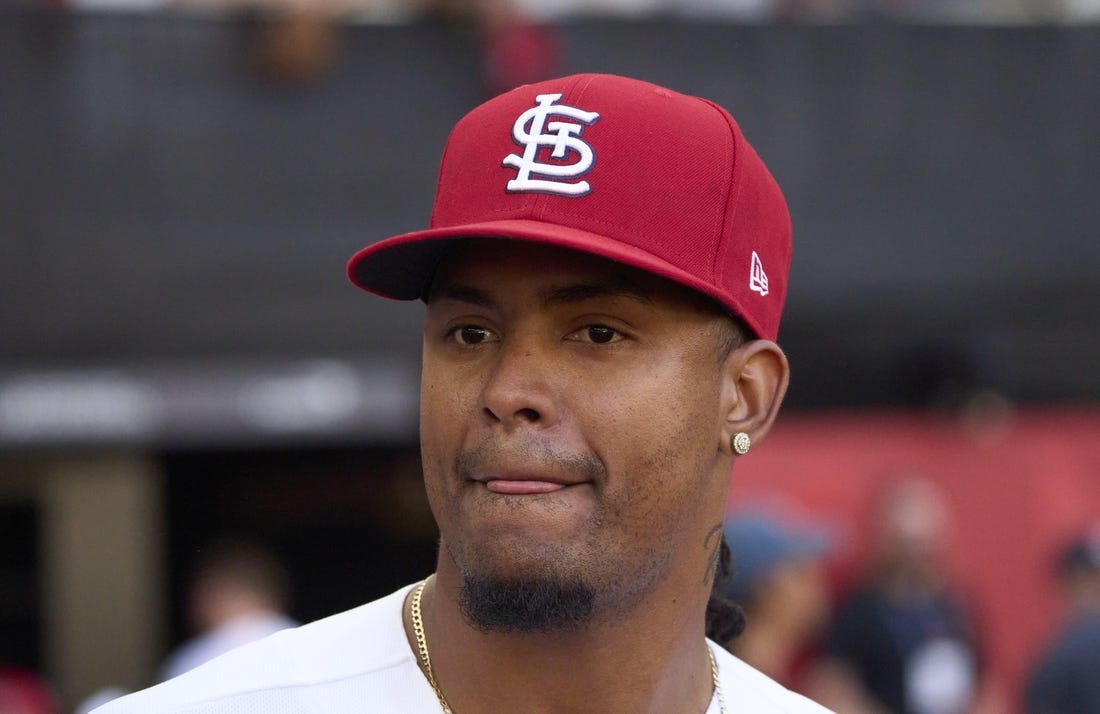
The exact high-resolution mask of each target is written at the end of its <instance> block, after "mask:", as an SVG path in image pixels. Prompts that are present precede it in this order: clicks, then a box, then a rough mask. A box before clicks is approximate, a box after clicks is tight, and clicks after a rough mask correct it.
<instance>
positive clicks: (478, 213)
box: [348, 74, 791, 340]
mask: <svg viewBox="0 0 1100 714" xmlns="http://www.w3.org/2000/svg"><path fill="white" fill-rule="evenodd" d="M471 237H488V238H507V239H513V240H527V241H534V242H537V243H546V244H550V245H556V246H561V247H564V248H571V249H574V250H579V251H583V252H586V253H591V254H593V255H598V256H601V257H604V258H610V259H612V260H616V261H619V262H621V263H624V264H626V265H630V266H633V267H636V268H640V269H642V270H645V271H648V272H651V273H654V274H656V275H660V276H663V277H665V278H668V279H671V280H674V281H676V282H678V283H682V284H683V285H686V286H688V287H690V288H693V289H695V290H698V291H700V292H702V293H705V294H706V295H709V296H710V297H712V298H714V299H715V300H717V301H718V302H720V303H722V304H723V305H725V306H726V307H727V308H729V310H730V311H731V312H733V313H734V314H736V315H738V316H739V317H740V318H741V319H742V320H744V321H745V323H746V324H748V326H749V327H750V328H752V330H753V331H754V332H755V333H756V335H757V336H759V337H762V338H766V339H771V340H774V339H775V338H776V335H777V333H778V330H779V318H780V315H781V313H782V311H783V301H784V299H785V297H786V294H787V271H788V268H789V266H790V259H791V222H790V215H789V214H788V212H787V205H786V202H785V201H784V200H783V194H782V193H781V192H780V190H779V186H778V185H777V184H776V182H775V180H774V179H773V178H772V176H771V174H770V173H768V170H767V168H766V167H765V166H764V163H763V162H762V161H761V160H760V157H759V156H757V154H756V152H755V151H753V148H752V147H751V146H749V143H748V141H746V140H745V137H744V136H743V135H742V133H741V130H740V128H739V127H738V126H737V123H736V122H735V121H734V120H733V117H731V116H730V115H729V113H728V112H727V111H726V110H725V109H723V108H721V107H720V106H718V105H717V104H715V103H713V102H711V101H709V100H706V99H700V98H698V97H691V96H687V95H684V94H679V93H677V92H673V91H671V90H668V89H665V88H664V87H659V86H657V85H654V84H649V83H648V82H641V81H638V80H635V79H628V78H625V77H617V76H613V75H605V74H580V75H573V76H570V77H564V78H562V79H554V80H549V81H546V82H540V83H537V84H530V85H526V86H523V87H519V88H517V89H514V90H512V91H510V92H507V93H505V94H502V95H500V96H498V97H495V98H493V99H491V100H489V101H487V102H485V103H484V104H482V105H481V106H479V107H477V108H476V109H474V110H473V111H471V112H470V113H469V114H467V115H466V116H465V117H463V118H462V119H461V120H460V121H459V122H458V124H457V125H456V126H455V128H454V130H453V131H452V132H451V135H450V138H449V139H448V140H447V146H446V149H445V150H444V153H443V161H442V164H441V166H440V170H439V183H438V186H437V190H436V198H435V208H434V210H433V211H432V218H431V227H430V228H428V229H427V230H421V231H415V232H412V233H405V234H403V235H399V236H394V237H392V238H388V239H386V240H383V241H380V242H378V243H375V244H373V245H370V246H368V247H366V248H364V249H362V250H360V251H359V252H358V253H356V254H355V255H354V256H352V258H351V261H350V262H349V263H348V275H349V276H350V277H351V280H352V282H354V283H355V284H356V285H358V286H359V287H361V288H363V289H364V290H368V291H370V292H372V293H375V294H378V295H382V296H384V297H388V298H393V299H397V300H415V299H418V298H423V297H425V295H426V293H427V290H428V288H429V287H430V284H431V280H432V276H433V275H434V273H435V269H436V266H437V265H438V264H439V261H440V260H441V259H442V258H443V257H444V255H445V254H446V252H447V251H448V250H449V249H450V248H451V246H453V245H454V243H455V241H456V240H458V239H462V238H471Z"/></svg>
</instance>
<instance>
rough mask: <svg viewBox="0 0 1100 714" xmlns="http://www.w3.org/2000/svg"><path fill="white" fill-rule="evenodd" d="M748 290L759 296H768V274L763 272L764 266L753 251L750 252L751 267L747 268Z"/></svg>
mask: <svg viewBox="0 0 1100 714" xmlns="http://www.w3.org/2000/svg"><path fill="white" fill-rule="evenodd" d="M749 290H752V291H753V292H756V293H760V294H761V295H767V294H768V274H767V273H765V272H764V264H763V263H761V262H760V256H759V255H757V254H756V251H755V250H754V251H753V252H752V267H751V268H749Z"/></svg>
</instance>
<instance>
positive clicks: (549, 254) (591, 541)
mask: <svg viewBox="0 0 1100 714" xmlns="http://www.w3.org/2000/svg"><path fill="white" fill-rule="evenodd" d="M725 319H726V318H723V317H721V316H720V315H718V314H717V312H716V311H715V310H714V309H713V308H711V307H709V306H707V305H705V304H704V303H703V301H701V300H700V299H699V298H698V297H696V296H695V295H694V293H692V292H691V291H689V290H687V289H686V288H682V287H680V286H677V285H675V284H672V283H670V282H667V281H664V280H661V279H659V278H656V277H654V276H651V275H649V274H647V273H644V272H642V271H638V270H634V269H631V268H627V267H624V266H621V265H619V264H616V263H613V262H611V261H607V260H603V259H599V258H595V257H593V256H589V255H586V254H583V253H578V252H574V251H569V250H564V249H559V248H552V247H547V246H538V245H534V244H526V243H521V242H518V241H504V240H496V241H493V240H480V241H467V242H466V243H464V244H463V245H462V246H461V247H460V248H459V249H458V250H456V251H455V252H454V253H453V254H452V255H451V256H450V257H449V258H448V259H447V260H446V261H445V262H444V264H443V265H442V266H441V268H440V271H439V273H438V275H437V278H436V282H435V284H434V286H433V288H432V292H431V296H430V298H429V300H428V309H427V317H426V321H425V328H424V365H423V379H422V385H421V387H422V393H421V417H420V418H421V444H422V452H423V459H424V474H425V483H426V487H427V491H428V497H429V500H430V502H431V506H432V510H433V512H434V513H435V516H436V520H437V521H438V524H439V528H440V532H441V534H442V546H443V548H444V551H445V554H446V555H445V556H444V557H448V556H449V557H450V558H451V559H452V560H453V562H454V564H455V566H456V567H457V570H458V572H459V574H460V575H461V576H462V578H463V580H464V581H465V582H467V583H469V582H474V581H476V582H480V583H482V584H484V583H489V584H491V587H490V589H492V587H495V585H502V586H506V585H507V584H513V585H514V584H516V583H526V584H531V583H535V584H538V583H555V584H556V586H557V587H558V590H559V591H561V592H567V593H576V592H578V591H579V592H586V593H589V594H590V596H591V597H590V600H591V602H590V603H589V604H590V606H591V608H590V609H591V610H592V611H593V612H604V613H622V612H625V611H626V610H628V609H629V608H631V607H632V606H634V605H637V604H638V603H639V602H640V601H641V600H642V598H644V596H645V595H646V594H647V593H649V592H651V591H652V589H653V588H654V587H655V586H656V585H657V584H658V583H661V582H669V581H670V579H684V581H685V582H690V584H691V585H692V586H698V587H706V588H707V589H708V590H709V581H708V579H707V576H708V573H709V568H710V560H709V556H710V554H709V553H708V552H707V548H708V546H713V545H714V544H712V543H706V542H705V541H706V540H707V534H708V531H709V529H710V528H712V527H713V526H714V525H716V524H717V523H720V521H721V516H722V513H723V511H724V507H725V495H726V489H727V476H728V472H727V469H728V461H724V460H723V457H722V455H721V452H720V443H721V439H722V438H723V435H722V434H723V427H724V414H722V413H721V409H720V401H721V397H720V394H721V392H722V364H721V359H720V353H719V352H720V342H721V336H722V335H723V334H728V333H723V329H724V328H725V326H726V324H728V323H724V322H723V321H724V320H725ZM726 329H728V328H726ZM565 617H566V619H570V618H571V619H572V620H574V621H575V622H574V624H576V621H583V620H584V619H586V617H587V613H581V614H580V615H579V616H578V615H577V614H576V613H574V614H573V615H567V616H565ZM472 619H475V622H476V618H472ZM487 626H489V627H492V625H491V623H488V624H487ZM554 626H555V624H554V623H536V624H534V625H532V626H531V627H533V628H537V629H553V627H554ZM505 628H506V629H507V625H505ZM519 629H523V627H522V626H521V627H520V628H519ZM528 629H530V628H528Z"/></svg>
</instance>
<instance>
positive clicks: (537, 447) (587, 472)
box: [455, 441, 607, 483]
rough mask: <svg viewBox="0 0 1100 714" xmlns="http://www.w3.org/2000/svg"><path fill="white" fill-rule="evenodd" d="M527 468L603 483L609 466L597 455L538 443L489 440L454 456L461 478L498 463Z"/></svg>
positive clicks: (486, 469) (491, 467) (483, 470)
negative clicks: (572, 451)
mask: <svg viewBox="0 0 1100 714" xmlns="http://www.w3.org/2000/svg"><path fill="white" fill-rule="evenodd" d="M520 463H522V464H523V465H524V468H525V469H531V470H535V471H545V472H547V473H552V474H561V475H565V474H567V475H569V476H570V477H572V480H575V481H592V482H595V483H603V482H604V481H605V480H606V479H607V467H606V466H605V465H604V463H603V461H601V460H600V458H599V457H597V456H596V455H595V454H591V453H583V454H577V453H570V452H567V451H563V450H560V449H557V448H554V447H552V446H550V445H548V444H544V443H541V442H538V441H521V442H516V443H510V444H502V443H500V442H495V441H486V442H484V443H481V444H479V445H477V446H475V447H474V448H472V449H467V450H466V451H463V452H461V453H459V454H458V456H457V457H455V473H456V474H458V475H459V476H461V477H462V478H472V477H473V476H474V475H476V474H481V473H486V472H492V471H493V470H494V469H495V467H496V466H497V465H499V464H520Z"/></svg>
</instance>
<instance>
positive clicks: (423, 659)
mask: <svg viewBox="0 0 1100 714" xmlns="http://www.w3.org/2000/svg"><path fill="white" fill-rule="evenodd" d="M431 579H432V576H431V575H429V576H428V577H427V578H426V579H425V580H424V581H423V582H421V583H420V584H419V585H417V586H416V590H414V591H413V596H412V603H411V604H410V606H409V616H410V619H411V620H412V626H413V636H414V637H415V638H416V651H417V654H418V655H419V657H420V665H421V667H423V669H424V674H425V675H426V676H427V677H428V684H430V685H431V687H432V691H433V692H435V698H436V699H438V700H439V706H440V707H441V708H442V709H443V714H454V710H453V709H451V705H450V704H448V703H447V700H446V698H444V696H443V691H442V690H441V689H440V688H439V685H438V684H437V683H436V681H435V675H434V674H432V657H431V655H430V654H429V652H428V638H427V637H426V636H425V634H424V617H423V614H422V613H421V609H420V601H421V598H423V596H424V587H425V586H426V585H427V584H428V580H431ZM706 647H707V657H709V658H710V676H711V681H712V682H714V698H715V699H717V700H718V711H719V712H721V714H728V713H727V711H726V699H725V697H724V696H722V682H721V681H720V680H719V679H718V663H717V662H716V661H715V659H714V652H712V651H711V649H710V645H706Z"/></svg>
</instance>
